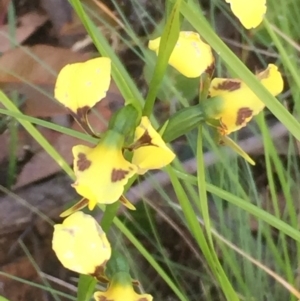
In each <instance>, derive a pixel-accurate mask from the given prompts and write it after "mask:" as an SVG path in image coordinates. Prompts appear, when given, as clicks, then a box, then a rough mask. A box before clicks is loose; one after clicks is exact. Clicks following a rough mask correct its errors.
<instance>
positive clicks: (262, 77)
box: [257, 69, 270, 80]
mask: <svg viewBox="0 0 300 301" xmlns="http://www.w3.org/2000/svg"><path fill="white" fill-rule="evenodd" d="M269 74H270V70H269V69H266V70H265V71H263V72H261V73H259V74H258V75H257V77H258V78H259V79H260V80H262V79H264V78H268V77H269Z"/></svg>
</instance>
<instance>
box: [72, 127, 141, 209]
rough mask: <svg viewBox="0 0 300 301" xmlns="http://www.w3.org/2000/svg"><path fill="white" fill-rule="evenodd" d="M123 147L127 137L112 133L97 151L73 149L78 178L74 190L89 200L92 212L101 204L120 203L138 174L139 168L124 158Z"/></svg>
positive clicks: (95, 148) (101, 142)
mask: <svg viewBox="0 0 300 301" xmlns="http://www.w3.org/2000/svg"><path fill="white" fill-rule="evenodd" d="M123 143H124V137H123V136H122V135H121V134H119V133H117V132H115V131H112V130H108V131H107V132H106V133H105V135H104V137H103V138H102V139H101V140H100V143H99V144H98V145H97V146H96V147H93V148H90V147H88V146H84V145H76V146H74V147H73V155H74V172H75V175H76V181H75V183H74V184H73V187H74V188H75V189H76V191H77V192H78V193H79V194H80V195H82V196H83V197H84V198H86V199H88V200H89V209H90V210H92V209H93V208H94V207H95V206H96V204H97V203H100V204H111V203H114V202H116V201H117V200H118V199H119V198H120V197H121V195H122V193H123V190H124V185H125V184H126V183H127V181H128V179H129V178H131V177H132V176H133V175H134V174H135V173H136V171H137V167H136V166H135V165H134V164H131V163H130V162H128V161H126V160H125V158H124V157H123V154H122V147H123Z"/></svg>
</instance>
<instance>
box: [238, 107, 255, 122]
mask: <svg viewBox="0 0 300 301" xmlns="http://www.w3.org/2000/svg"><path fill="white" fill-rule="evenodd" d="M252 114H253V110H251V109H249V108H241V109H239V111H238V113H237V117H236V121H235V125H241V124H243V123H244V122H245V120H246V119H247V118H249V117H251V116H252Z"/></svg>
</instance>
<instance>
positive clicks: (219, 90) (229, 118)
mask: <svg viewBox="0 0 300 301" xmlns="http://www.w3.org/2000/svg"><path fill="white" fill-rule="evenodd" d="M257 78H258V79H259V80H260V82H261V83H262V85H264V86H265V87H266V88H267V89H268V90H269V92H270V93H271V94H272V95H274V96H276V95H278V94H279V93H280V92H281V91H282V90H283V79H282V76H281V74H280V72H279V71H278V68H277V67H276V66H275V65H273V64H270V65H269V66H268V68H267V69H266V70H264V71H263V72H261V73H259V74H258V75H257ZM209 93H210V96H211V97H214V96H220V97H221V99H222V101H221V102H220V103H219V105H220V106H219V108H218V110H215V114H214V115H212V116H210V118H212V119H218V120H220V123H221V127H220V128H219V131H220V133H221V134H223V135H228V134H230V133H231V132H234V131H237V130H239V129H240V128H242V127H244V126H246V124H247V123H248V122H249V121H250V120H251V119H252V117H253V116H255V115H257V114H258V113H259V112H260V111H262V110H263V108H264V107H265V104H264V103H263V102H262V101H261V100H260V99H259V98H258V97H257V96H256V94H255V93H254V92H253V91H252V90H251V89H250V88H249V87H248V86H247V85H246V84H245V83H244V82H242V81H241V80H239V79H228V78H214V79H213V80H212V82H211V85H210V89H209ZM208 101H209V100H208Z"/></svg>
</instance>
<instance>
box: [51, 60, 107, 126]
mask: <svg viewBox="0 0 300 301" xmlns="http://www.w3.org/2000/svg"><path fill="white" fill-rule="evenodd" d="M110 72H111V60H110V59H109V58H107V57H99V58H95V59H91V60H88V61H86V62H83V63H75V64H68V65H66V66H65V67H63V68H62V69H61V71H60V72H59V74H58V76H57V80H56V84H55V90H54V96H55V98H56V99H57V100H58V101H59V102H61V103H62V104H63V105H64V106H65V107H67V108H68V109H69V110H70V111H71V112H72V113H73V114H74V115H75V116H77V118H76V119H78V120H80V119H81V118H82V117H83V116H84V115H85V114H86V113H87V112H88V111H89V110H90V109H91V108H92V107H93V106H94V105H95V104H96V103H97V102H98V101H100V100H101V99H102V98H104V97H105V96H106V92H107V90H108V87H109V85H110Z"/></svg>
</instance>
